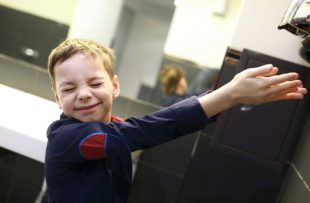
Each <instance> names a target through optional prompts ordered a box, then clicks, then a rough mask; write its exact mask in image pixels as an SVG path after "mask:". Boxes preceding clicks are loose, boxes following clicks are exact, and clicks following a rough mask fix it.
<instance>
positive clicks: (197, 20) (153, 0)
mask: <svg viewBox="0 0 310 203" xmlns="http://www.w3.org/2000/svg"><path fill="white" fill-rule="evenodd" d="M82 1H83V0H69V1H67V2H66V4H65V5H64V4H63V2H62V1H60V0H56V1H55V0H54V1H44V2H41V1H39V2H38V1H35V2H34V0H25V1H23V3H21V2H20V1H10V0H0V6H1V7H6V8H10V9H14V10H16V11H17V12H22V13H25V14H29V15H32V16H35V17H38V18H40V19H43V20H45V21H44V22H47V21H48V22H53V23H54V24H53V25H52V27H51V28H49V30H46V31H39V32H38V31H36V29H37V27H38V25H39V24H38V23H35V24H34V26H33V25H32V26H33V28H31V29H30V27H29V25H27V24H26V23H25V20H24V18H23V21H22V22H23V23H19V24H18V23H6V22H7V21H8V19H11V18H7V17H6V18H5V17H3V18H2V20H3V21H1V24H2V26H1V33H5V30H8V29H7V27H6V25H7V24H8V25H9V24H11V25H14V26H15V27H16V28H17V27H19V26H20V27H21V28H22V30H23V35H22V36H21V35H14V32H13V31H14V30H12V29H11V30H9V32H6V33H7V36H10V37H11V38H12V39H11V40H5V39H6V38H2V39H3V44H4V43H5V42H6V44H8V45H7V46H2V48H5V49H7V50H9V51H8V52H6V53H3V51H2V50H1V54H4V55H8V56H10V57H13V58H16V59H17V60H19V61H20V60H22V61H26V62H27V63H31V64H35V65H36V67H37V66H40V67H43V71H44V68H45V67H46V66H45V65H44V64H46V61H41V62H40V64H39V63H37V64H36V62H35V58H40V57H42V56H47V55H48V53H49V51H50V50H44V51H43V50H39V49H40V48H41V47H40V46H41V45H49V46H50V47H53V46H54V44H53V43H50V41H51V40H45V41H44V38H45V39H46V38H47V37H49V36H51V37H53V36H57V37H58V38H57V39H56V40H55V42H54V43H58V41H60V40H63V38H65V37H66V34H67V35H68V36H69V37H70V35H71V34H72V33H71V31H72V29H71V28H72V27H74V26H75V25H76V24H77V23H78V22H74V20H73V19H74V17H75V16H76V14H77V12H78V10H77V6H78V4H79V3H80V2H82ZM175 4H176V5H175ZM240 4H241V0H234V1H228V0H212V1H205V0H181V1H176V2H174V1H173V0H168V1H167V0H124V1H123V7H122V9H121V14H120V17H119V20H118V23H117V26H116V30H115V35H114V37H113V39H112V40H111V43H110V44H109V45H110V46H112V48H114V49H115V50H116V57H117V64H116V73H117V74H118V76H119V78H120V81H121V95H122V96H124V97H128V98H132V99H143V100H145V101H148V102H151V103H155V104H159V100H160V99H158V97H160V96H161V92H160V87H159V83H158V74H159V71H160V69H161V68H162V67H163V65H164V64H167V63H176V64H178V65H181V66H183V67H184V69H185V70H186V72H187V76H188V80H189V83H190V82H191V81H193V80H194V79H195V77H196V76H197V75H198V73H199V71H201V70H204V69H215V70H219V68H220V66H221V64H222V61H223V58H224V54H225V51H226V49H227V46H228V45H229V42H230V39H231V37H232V34H233V31H234V23H235V21H236V19H237V15H238V11H239V7H240ZM47 8H48V9H47ZM85 9H86V8H85ZM99 10H100V12H101V13H102V9H100V8H98V14H99V13H100V12H99ZM2 13H3V12H2ZM93 18H96V15H93ZM8 22H9V21H8ZM4 24H5V26H4ZM42 24H44V23H42ZM97 27H98V26H97ZM56 28H57V29H58V28H62V31H61V32H60V31H59V33H53V32H54V31H55V30H57V29H56ZM46 29H47V28H46ZM107 29H108V28H107ZM25 30H27V31H29V33H30V34H29V38H31V37H32V38H31V40H32V41H31V40H30V41H27V40H26V41H23V40H22V39H23V37H25V36H26V34H25V33H26V31H25ZM87 31H88V32H89V33H91V32H95V31H93V30H87ZM12 33H13V34H12ZM42 33H44V34H42ZM34 36H41V37H43V39H42V41H38V40H39V37H34ZM33 39H35V40H37V41H35V40H33ZM21 44H22V46H21ZM11 45H17V46H19V48H18V51H17V52H15V54H13V52H11V47H10V46H11ZM44 47H46V46H44ZM45 78H46V77H45ZM45 78H44V79H42V80H46V79H45ZM1 80H2V79H1ZM39 80H40V79H39ZM49 91H50V89H45V90H40V91H39V92H49ZM45 94H46V93H45ZM39 96H41V95H39ZM43 96H45V95H43ZM48 98H51V99H53V98H52V97H48Z"/></svg>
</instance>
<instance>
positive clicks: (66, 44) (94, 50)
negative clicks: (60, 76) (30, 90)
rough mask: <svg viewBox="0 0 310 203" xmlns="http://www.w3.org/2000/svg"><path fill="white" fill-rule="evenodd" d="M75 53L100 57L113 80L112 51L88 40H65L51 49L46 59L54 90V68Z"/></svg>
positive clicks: (113, 57)
mask: <svg viewBox="0 0 310 203" xmlns="http://www.w3.org/2000/svg"><path fill="white" fill-rule="evenodd" d="M76 53H83V54H90V55H91V56H93V57H101V58H102V59H103V66H104V68H105V69H106V71H107V72H108V74H109V76H110V78H111V79H112V78H113V76H114V70H113V69H114V63H115V56H114V51H113V50H112V49H110V48H108V47H105V46H103V45H101V44H99V43H98V42H95V41H93V40H89V39H67V40H65V41H63V42H62V43H60V44H59V45H58V46H57V47H56V48H55V49H53V50H52V51H51V53H50V55H49V57H48V64H47V67H48V73H49V76H50V79H51V83H52V87H53V88H54V89H55V72H54V68H55V66H56V64H59V63H62V62H64V61H65V60H67V59H68V58H70V57H71V56H73V55H74V54H76Z"/></svg>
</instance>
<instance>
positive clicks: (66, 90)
mask: <svg viewBox="0 0 310 203" xmlns="http://www.w3.org/2000/svg"><path fill="white" fill-rule="evenodd" d="M74 89H75V88H74V87H71V88H64V89H62V90H61V91H62V92H72V91H73V90H74Z"/></svg>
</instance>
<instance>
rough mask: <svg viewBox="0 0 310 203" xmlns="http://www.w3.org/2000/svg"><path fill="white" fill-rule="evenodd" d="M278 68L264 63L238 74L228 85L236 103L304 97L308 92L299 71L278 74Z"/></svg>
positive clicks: (265, 101)
mask: <svg viewBox="0 0 310 203" xmlns="http://www.w3.org/2000/svg"><path fill="white" fill-rule="evenodd" d="M277 73H278V68H276V67H273V66H272V65H270V64H268V65H264V66H260V67H257V68H249V69H246V70H244V71H242V72H240V73H239V74H237V75H236V76H235V77H234V78H233V80H232V81H230V82H229V83H228V84H226V85H228V86H229V87H230V88H229V89H230V94H231V97H232V98H233V100H234V101H235V102H236V104H238V103H239V104H250V105H251V104H262V103H268V102H273V101H278V100H289V99H302V98H303V97H304V95H305V94H306V93H307V90H306V89H305V88H303V86H302V83H301V81H300V80H298V74H297V73H285V74H281V75H276V74H277Z"/></svg>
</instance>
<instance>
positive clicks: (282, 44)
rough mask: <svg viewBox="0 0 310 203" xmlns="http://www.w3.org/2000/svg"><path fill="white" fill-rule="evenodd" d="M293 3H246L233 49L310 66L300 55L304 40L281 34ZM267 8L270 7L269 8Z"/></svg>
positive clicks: (288, 0)
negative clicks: (281, 24)
mask: <svg viewBox="0 0 310 203" xmlns="http://www.w3.org/2000/svg"><path fill="white" fill-rule="evenodd" d="M290 3H291V0H273V1H268V3H267V1H261V0H254V1H250V0H243V1H242V8H241V13H240V16H239V19H238V22H237V25H236V29H235V32H234V34H233V38H232V41H231V43H230V46H231V47H232V48H235V49H237V50H242V49H243V48H247V49H252V50H256V51H258V52H262V53H265V54H269V55H272V56H275V57H278V58H282V59H284V60H289V61H292V62H295V63H298V64H302V65H306V66H309V64H307V63H306V62H305V61H304V60H303V59H302V58H301V57H300V56H299V54H298V51H299V49H300V47H301V39H299V38H298V37H297V36H295V35H293V34H291V33H289V32H287V31H285V30H278V29H277V27H278V25H279V24H280V22H281V19H282V17H283V16H284V14H285V11H286V9H287V8H288V6H289V4H290ZM267 4H268V5H267Z"/></svg>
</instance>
